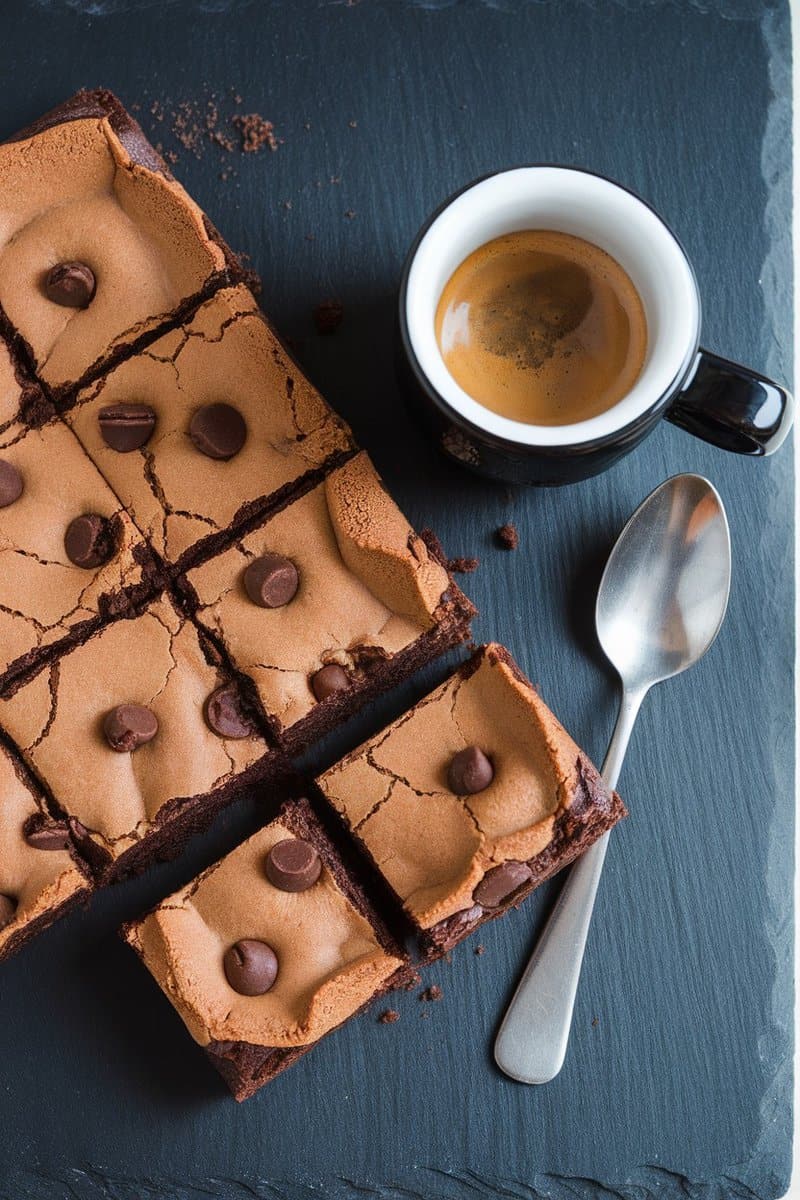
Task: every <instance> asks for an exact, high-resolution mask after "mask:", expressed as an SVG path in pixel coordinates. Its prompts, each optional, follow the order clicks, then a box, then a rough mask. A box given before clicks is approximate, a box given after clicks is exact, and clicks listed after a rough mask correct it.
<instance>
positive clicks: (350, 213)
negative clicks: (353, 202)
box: [344, 208, 356, 221]
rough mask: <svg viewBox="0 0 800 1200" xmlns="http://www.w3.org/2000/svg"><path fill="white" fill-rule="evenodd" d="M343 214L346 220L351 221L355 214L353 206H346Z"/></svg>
mask: <svg viewBox="0 0 800 1200" xmlns="http://www.w3.org/2000/svg"><path fill="white" fill-rule="evenodd" d="M344 215H345V216H346V217H347V219H348V221H352V219H353V217H354V216H355V215H356V210H355V209H354V208H348V209H347V211H346V212H345V214H344Z"/></svg>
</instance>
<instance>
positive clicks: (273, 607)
mask: <svg viewBox="0 0 800 1200" xmlns="http://www.w3.org/2000/svg"><path fill="white" fill-rule="evenodd" d="M184 587H185V590H186V594H187V597H188V602H189V603H190V604H192V605H194V608H195V617H196V620H197V621H198V622H199V624H200V625H201V626H202V627H203V628H204V629H206V630H207V631H208V632H209V633H210V634H211V635H212V636H213V637H214V638H215V639H216V640H217V641H218V643H219V644H220V646H221V648H222V649H223V651H224V653H225V655H226V656H227V658H228V659H229V660H230V663H231V665H232V667H233V668H234V669H235V670H236V671H238V672H240V673H241V674H242V675H245V676H247V678H248V679H250V680H251V681H252V683H253V685H254V688H255V693H256V695H257V698H258V701H259V702H260V704H261V707H262V710H263V712H264V714H265V717H266V719H267V721H268V722H269V725H270V727H271V729H272V730H273V732H274V734H275V736H276V738H277V739H278V740H279V742H280V744H281V745H282V746H283V747H284V749H286V750H287V751H290V752H297V751H299V750H300V749H302V748H303V747H304V746H306V745H307V744H308V742H309V741H310V740H312V739H313V738H315V737H317V736H319V735H320V734H321V733H323V732H325V731H326V730H327V729H329V728H330V727H331V726H332V725H333V724H335V723H336V722H338V721H341V720H343V719H344V718H345V717H347V716H349V715H350V713H351V712H353V711H354V710H355V708H356V707H357V706H359V705H360V704H362V703H363V702H364V701H365V699H367V698H368V697H370V696H372V695H375V694H376V693H377V692H380V691H383V690H385V689H387V688H389V687H391V686H392V685H393V684H394V683H396V682H397V681H399V680H400V679H402V678H404V677H405V676H406V675H408V674H409V673H410V672H411V671H414V670H416V669H417V668H418V667H419V666H421V665H423V664H424V663H426V662H428V661H429V660H430V659H431V658H433V657H434V656H435V655H437V654H439V653H441V652H442V651H443V650H445V649H446V648H447V647H449V646H452V645H454V644H456V643H457V642H460V641H462V640H463V639H464V638H465V637H467V636H468V633H469V621H470V618H471V617H472V616H473V615H474V609H473V608H472V605H471V604H470V603H469V601H468V600H467V599H466V597H464V596H463V595H462V593H461V592H460V591H459V590H458V588H457V587H456V586H455V584H454V583H453V582H452V580H451V578H450V577H449V575H448V573H447V570H446V569H445V567H444V565H443V564H442V562H440V561H439V560H438V558H437V557H436V556H435V555H434V554H433V553H432V551H431V550H430V549H429V547H428V545H427V544H426V543H425V542H424V541H423V539H422V538H421V537H420V536H419V535H418V534H416V533H414V531H413V530H412V529H411V528H410V526H409V524H408V522H407V520H406V519H405V517H404V516H403V515H402V513H401V512H400V510H399V509H398V508H397V506H396V505H395V503H394V501H393V500H392V499H391V497H390V496H389V495H388V494H387V493H386V492H385V491H384V489H383V486H382V484H381V481H380V479H379V477H378V475H377V474H376V472H375V469H374V467H373V466H372V464H371V462H370V460H369V458H368V456H367V455H366V454H365V453H363V452H362V453H360V454H358V455H357V456H356V457H355V458H352V459H350V460H349V461H348V462H346V463H345V464H344V465H343V466H341V467H339V468H337V469H336V470H334V471H332V472H331V473H330V474H329V475H328V476H327V478H326V479H325V480H324V481H323V482H321V483H319V484H318V485H317V486H316V487H314V488H313V489H312V490H311V491H309V492H308V493H306V494H305V495H304V496H301V497H300V498H299V499H297V500H295V501H294V502H293V503H292V504H290V505H288V506H287V507H286V508H284V509H283V510H282V511H281V512H279V513H277V514H276V515H274V516H272V517H270V518H269V519H268V520H266V521H264V522H263V523H262V524H261V525H259V526H258V527H257V528H256V529H254V530H253V531H252V532H251V533H248V534H247V535H246V536H244V537H242V538H241V539H239V540H238V541H237V542H236V544H235V545H233V546H232V547H231V548H230V549H228V550H226V551H225V552H224V553H221V554H219V555H217V556H216V557H215V558H212V559H211V560H209V561H208V562H206V563H204V564H202V565H200V566H198V567H196V568H195V569H193V570H191V571H189V572H188V574H187V576H186V579H185V584H184ZM281 589H284V590H283V591H282V590H281Z"/></svg>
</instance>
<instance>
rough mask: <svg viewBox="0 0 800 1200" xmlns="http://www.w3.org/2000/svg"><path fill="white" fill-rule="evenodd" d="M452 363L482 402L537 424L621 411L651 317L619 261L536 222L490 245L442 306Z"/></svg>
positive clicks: (456, 277) (463, 271)
mask: <svg viewBox="0 0 800 1200" xmlns="http://www.w3.org/2000/svg"><path fill="white" fill-rule="evenodd" d="M436 338H437V340H438V343H439V348H440V350H441V352H442V356H443V358H444V361H445V364H446V365H447V369H448V371H449V372H450V374H451V375H452V376H453V378H454V379H455V380H456V382H457V383H459V384H460V385H461V387H462V388H463V389H464V391H465V392H468V393H469V395H470V396H472V398H473V399H474V400H477V401H478V402H479V403H480V404H483V405H484V406H485V407H486V408H490V409H491V410H492V411H493V412H496V413H500V414H501V415H502V416H504V417H512V418H513V419H514V420H515V421H526V422H528V423H529V424H532V425H569V424H572V423H573V422H575V421H585V420H586V419H587V418H589V417H596V416H597V415H598V413H602V412H606V410H607V409H609V408H612V407H613V406H614V405H615V404H616V403H617V402H618V401H619V400H621V399H622V397H623V396H624V395H625V394H626V393H627V392H628V391H630V389H631V387H632V386H633V384H634V383H635V381H636V378H637V376H638V375H639V372H640V371H641V369H642V365H643V363H644V357H645V351H646V349H647V323H646V321H645V315H644V308H643V306H642V302H641V300H640V298H639V294H638V293H637V291H636V288H635V287H634V286H633V283H632V282H631V280H630V278H629V276H628V275H627V274H626V272H625V271H624V270H623V269H622V267H621V266H620V265H619V263H618V262H617V261H616V260H615V259H613V258H612V257H611V255H610V254H606V252H605V250H601V249H600V248H599V247H598V246H594V245H592V243H591V242H587V241H584V240H583V239H582V238H578V237H573V236H572V235H571V234H568V233H553V232H551V231H549V230H543V229H529V230H524V231H522V232H520V233H509V234H506V235H505V236H504V237H499V238H495V239H494V240H493V241H491V242H487V243H486V245H485V246H480V247H479V248H478V249H477V250H475V251H473V253H472V254H470V256H469V257H468V258H466V259H465V260H464V262H463V263H462V264H461V266H460V267H458V268H457V270H456V271H455V272H454V273H453V275H452V276H451V277H450V279H449V281H448V283H447V285H446V286H445V289H444V291H443V292H442V296H441V299H440V300H439V305H438V308H437V310H436Z"/></svg>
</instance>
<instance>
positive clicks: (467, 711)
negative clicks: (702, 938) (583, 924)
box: [318, 645, 625, 957]
mask: <svg viewBox="0 0 800 1200" xmlns="http://www.w3.org/2000/svg"><path fill="white" fill-rule="evenodd" d="M457 755H458V756H460V757H459V758H458V759H457V760H456V761H454V759H455V756H457ZM318 783H319V787H320V789H321V791H322V793H323V795H324V796H325V798H326V799H327V800H328V801H329V803H330V804H331V805H332V806H333V808H334V809H335V810H336V812H337V813H338V814H339V816H340V817H341V819H342V820H343V822H344V824H345V825H346V827H347V828H348V829H349V831H350V832H351V834H352V835H353V836H354V837H355V839H356V840H357V842H359V843H360V845H361V847H362V849H363V850H364V851H366V854H367V855H368V857H369V859H370V860H371V861H372V864H373V866H374V868H375V869H376V870H377V871H378V872H379V873H380V874H381V875H382V877H383V879H384V880H385V882H386V883H387V884H388V885H389V888H390V889H391V891H392V892H393V893H394V895H395V897H396V899H397V900H398V901H399V903H400V904H402V906H403V908H404V910H405V913H406V915H407V917H408V918H409V920H410V922H411V924H412V925H413V927H414V929H415V931H416V933H417V934H418V936H419V937H420V939H421V942H422V946H423V949H424V950H425V952H426V955H427V956H429V957H435V956H436V955H438V954H442V953H444V952H445V951H447V950H449V949H450V948H451V947H452V946H454V945H455V944H456V943H457V942H459V941H461V939H462V938H464V937H465V936H466V935H467V934H468V933H471V932H472V930H474V929H475V928H477V926H478V925H481V924H482V923H483V922H484V921H487V920H491V919H492V918H494V917H497V916H500V915H501V914H502V913H503V912H504V911H505V910H506V909H507V908H508V907H509V906H510V905H512V904H514V905H516V904H517V903H519V901H520V900H522V899H523V898H524V897H525V896H526V895H527V894H528V893H529V892H531V891H532V890H533V888H535V887H536V886H537V885H538V884H539V883H541V882H542V881H543V880H544V879H546V878H548V877H549V876H550V875H553V874H554V873H555V872H556V871H559V870H560V869H561V868H562V867H563V866H565V865H566V864H567V863H569V862H571V861H572V860H573V859H574V858H576V857H577V856H578V855H579V854H581V853H582V852H583V851H584V850H585V849H586V848H587V847H588V846H589V845H590V844H591V843H592V842H594V841H595V840H596V839H597V838H598V837H600V835H601V834H603V833H605V832H606V830H608V829H610V828H611V826H612V825H614V824H615V822H616V821H618V820H619V819H620V817H622V816H624V815H625V809H624V806H623V804H622V801H621V800H620V798H619V796H617V795H616V793H611V792H609V791H608V789H607V788H606V787H605V785H604V784H603V782H602V780H601V778H600V776H599V774H598V772H597V770H596V769H595V767H594V766H592V764H591V762H590V761H589V760H588V758H587V757H586V755H585V754H584V753H583V751H581V750H580V749H579V748H578V747H577V746H576V745H575V743H574V742H573V741H572V739H571V738H570V736H569V735H568V734H567V732H566V731H565V730H564V728H563V727H562V726H561V725H560V724H559V722H558V721H557V720H556V718H555V717H554V716H553V714H552V713H551V712H550V710H549V708H548V707H547V706H546V704H545V703H544V701H542V700H541V699H540V698H539V696H538V695H537V693H536V691H535V689H534V688H533V686H532V685H531V683H530V682H529V681H528V680H527V679H526V678H525V676H524V675H523V674H522V672H521V671H520V670H519V668H518V667H517V666H516V664H515V663H514V661H513V659H512V658H511V656H510V654H509V653H508V651H507V650H505V649H504V648H503V647H502V646H498V645H488V646H484V647H482V648H481V649H480V650H479V651H478V652H477V653H476V654H475V655H474V656H473V657H472V658H471V659H470V660H469V661H468V662H467V663H465V664H464V665H463V666H462V667H461V668H460V669H459V670H458V671H456V673H455V674H454V675H452V676H451V677H450V678H449V679H448V680H446V682H445V683H444V684H442V685H441V687H439V688H437V689H436V690H435V691H434V692H431V694H430V695H428V696H426V697H425V698H424V699H423V700H421V701H420V702H419V704H417V705H416V707H415V708H413V709H411V710H410V711H409V712H407V713H405V714H404V715H403V716H401V717H399V718H398V719H397V720H396V721H395V722H394V724H392V725H390V726H389V727H388V728H387V729H385V730H384V731H383V732H382V733H379V734H378V735H377V736H376V737H374V738H372V739H371V740H370V741H368V742H366V743H365V744H364V745H363V746H361V747H360V748H359V749H357V750H354V751H353V752H352V753H351V754H349V755H347V757H345V758H344V759H342V761H341V762H339V763H337V764H336V765H335V766H333V767H331V768H330V770H328V771H326V772H325V774H323V775H322V776H321V778H320V779H319V781H318Z"/></svg>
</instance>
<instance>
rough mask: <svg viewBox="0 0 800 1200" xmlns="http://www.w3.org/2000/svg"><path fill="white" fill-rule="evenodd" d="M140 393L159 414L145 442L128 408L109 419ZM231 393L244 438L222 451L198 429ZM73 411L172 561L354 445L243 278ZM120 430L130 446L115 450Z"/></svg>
mask: <svg viewBox="0 0 800 1200" xmlns="http://www.w3.org/2000/svg"><path fill="white" fill-rule="evenodd" d="M131 402H134V403H135V404H136V405H146V406H147V408H148V410H149V411H148V413H147V414H146V419H147V420H148V421H149V422H150V423H151V424H150V425H147V426H145V428H144V432H143V433H142V434H141V435H140V436H142V437H145V438H146V440H145V441H144V442H143V443H142V444H141V445H140V446H137V447H135V448H134V449H129V448H128V447H129V446H130V441H128V440H127V439H125V435H126V427H125V426H124V425H123V424H122V420H124V417H123V418H118V423H117V424H116V425H112V426H111V428H110V429H109V422H110V421H113V419H114V413H113V412H111V413H110V410H116V412H117V413H120V412H121V409H120V406H122V405H129V404H130V403H131ZM220 402H223V403H224V404H225V405H227V406H230V407H232V408H234V409H235V410H236V413H237V414H238V415H239V417H240V418H241V419H242V420H243V422H244V425H243V426H242V427H240V435H241V433H244V434H245V436H244V440H243V442H242V444H241V447H240V448H239V449H238V450H237V451H236V452H235V453H234V454H233V455H232V456H231V457H226V458H218V457H212V456H211V455H210V453H209V451H210V450H213V449H214V447H213V446H210V445H209V444H208V442H207V441H206V440H204V439H203V438H202V437H200V438H198V439H197V440H194V439H193V437H192V436H191V431H192V430H193V429H196V427H197V423H198V422H200V421H202V420H203V414H204V413H207V412H208V411H209V409H210V408H211V406H214V405H219V404H220ZM228 417H229V419H231V420H233V419H235V414H234V415H233V417H231V414H228ZM66 420H67V421H68V423H69V424H70V425H71V427H72V428H73V429H74V430H75V432H76V434H77V435H78V437H79V438H80V440H81V442H82V443H83V445H84V447H85V448H86V451H87V453H88V454H89V455H90V456H91V458H92V459H93V460H94V462H95V463H97V465H98V467H99V468H100V470H101V471H102V472H103V474H104V475H105V477H106V479H107V480H108V481H109V483H110V484H111V486H112V487H113V488H114V490H115V491H116V493H117V495H118V496H120V497H121V499H122V500H123V501H124V502H125V504H126V506H127V507H128V509H129V511H130V512H131V514H132V516H133V518H134V520H135V521H136V523H137V525H138V526H139V528H140V529H141V530H142V531H143V533H145V534H146V535H147V537H148V538H149V540H150V542H151V544H152V545H153V546H154V547H155V549H156V551H157V552H158V554H159V555H161V557H162V558H163V559H165V560H168V561H169V562H171V563H177V562H178V561H180V560H182V559H184V558H185V556H186V555H187V554H188V555H190V556H191V557H194V558H196V557H197V555H198V552H199V551H200V550H201V549H202V547H203V546H204V543H205V544H208V542H209V539H210V542H211V544H213V543H214V540H215V538H216V540H217V541H218V540H219V535H220V533H223V531H225V530H228V529H229V528H230V527H231V526H234V527H238V526H240V525H241V524H242V522H244V521H246V519H247V518H248V517H252V516H253V515H255V516H258V515H260V514H263V513H264V512H266V511H268V510H269V509H270V508H273V509H274V508H275V507H277V506H278V505H279V503H280V501H281V500H282V499H284V498H285V496H286V494H287V492H288V490H289V489H290V488H292V486H293V485H296V484H297V482H298V481H299V480H301V479H303V478H304V477H307V476H308V475H309V473H311V474H312V475H313V473H314V472H317V473H319V472H320V471H321V470H322V469H323V468H324V467H325V465H326V464H328V463H330V462H331V461H332V460H333V461H336V460H337V458H338V459H341V458H342V457H343V456H344V454H345V453H348V452H351V451H352V450H353V442H352V439H351V436H350V432H349V430H348V429H347V426H346V425H345V424H344V422H343V421H342V420H341V419H340V418H339V417H337V416H336V415H335V414H334V413H333V412H332V410H331V409H330V408H329V407H328V405H327V404H326V403H325V401H324V400H323V399H322V397H321V396H320V395H319V393H318V392H317V391H316V390H315V389H314V388H313V387H312V386H311V384H310V383H309V382H308V381H307V380H306V379H305V378H304V376H303V375H302V373H301V372H300V370H299V369H298V368H297V367H296V365H295V364H294V363H293V362H292V361H291V359H290V358H289V356H288V355H287V353H286V351H285V350H284V349H283V347H282V346H281V343H280V342H279V341H278V339H277V337H276V336H275V334H274V333H273V332H272V329H271V328H270V326H269V324H268V323H267V320H266V318H265V317H264V315H263V313H261V312H260V310H259V309H258V306H257V305H256V302H255V299H254V298H253V296H252V294H251V293H250V292H249V291H248V289H247V288H246V287H244V286H240V287H237V288H227V289H225V290H224V291H222V292H218V293H217V294H216V295H215V296H214V297H213V298H212V299H210V300H207V301H206V302H205V303H204V304H203V305H202V306H201V307H200V308H199V309H198V311H197V312H196V313H195V314H194V315H193V316H192V317H191V318H189V319H188V320H187V321H186V322H185V323H184V324H183V325H181V326H180V327H179V328H176V329H174V330H172V331H171V332H170V333H167V334H165V335H164V336H163V337H161V338H159V340H158V341H156V342H154V343H153V344H152V345H150V346H149V347H148V348H147V349H146V350H143V351H141V352H140V353H139V354H138V355H137V356H136V357H135V358H129V359H127V360H126V361H125V362H124V363H121V364H120V365H119V366H117V367H115V368H114V369H113V370H112V371H111V372H109V373H108V374H107V375H104V376H102V377H101V378H100V379H98V380H97V381H96V382H95V383H94V384H92V385H91V386H90V387H89V388H87V389H85V390H84V391H82V392H81V393H80V394H79V395H78V398H77V402H76V404H75V406H74V408H73V409H72V410H71V411H70V412H69V413H67V415H66ZM101 422H102V425H101ZM103 425H104V426H105V432H104V429H103V427H102V426H103ZM212 432H213V431H212ZM132 436H133V440H134V441H137V440H138V437H136V436H134V435H132ZM120 438H123V439H125V440H124V447H125V448H124V449H122V450H120V449H115V448H114V445H117V446H119V445H120ZM195 438H197V434H195ZM109 440H110V441H111V442H113V443H114V445H109ZM198 443H199V444H198ZM225 449H226V450H227V449H230V446H227V447H225ZM223 536H224V533H223ZM229 540H230V538H229Z"/></svg>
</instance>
